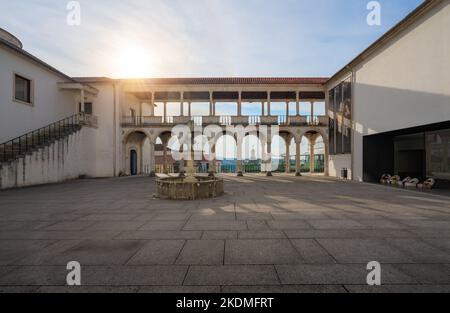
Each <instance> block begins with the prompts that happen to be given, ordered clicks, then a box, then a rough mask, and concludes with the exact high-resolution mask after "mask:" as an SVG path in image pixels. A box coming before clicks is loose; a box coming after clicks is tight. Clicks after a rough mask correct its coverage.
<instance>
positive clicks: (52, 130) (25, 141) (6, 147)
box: [0, 113, 84, 162]
mask: <svg viewBox="0 0 450 313" xmlns="http://www.w3.org/2000/svg"><path fill="white" fill-rule="evenodd" d="M83 115H84V113H80V114H75V115H72V116H69V117H66V118H64V119H62V120H59V121H57V122H54V123H52V124H49V125H47V126H44V127H41V128H39V129H36V130H33V131H31V132H28V133H26V134H24V135H22V136H19V137H16V138H14V139H11V140H8V141H6V142H4V143H2V144H0V157H1V158H0V160H1V161H2V162H6V161H9V160H14V159H16V158H17V157H18V156H21V155H24V154H27V153H28V152H30V151H32V150H34V149H35V148H36V147H39V146H42V145H44V144H46V143H48V142H49V141H50V140H59V139H61V138H63V137H64V136H65V135H66V134H68V132H69V131H70V132H73V131H75V130H78V129H79V127H80V125H81V124H80V117H82V116H83Z"/></svg>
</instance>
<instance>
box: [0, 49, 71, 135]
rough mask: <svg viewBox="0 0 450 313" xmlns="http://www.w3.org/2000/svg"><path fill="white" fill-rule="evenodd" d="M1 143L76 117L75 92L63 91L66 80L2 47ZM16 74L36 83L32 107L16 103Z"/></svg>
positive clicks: (0, 63) (0, 92)
mask: <svg viewBox="0 0 450 313" xmlns="http://www.w3.org/2000/svg"><path fill="white" fill-rule="evenodd" d="M0 69H1V70H0V143H3V142H5V141H7V140H10V139H13V138H15V137H18V136H20V135H23V134H25V133H27V132H29V131H32V130H35V129H37V128H40V127H43V126H46V125H48V124H51V123H53V122H56V121H58V120H60V119H63V118H65V117H68V116H70V115H72V114H75V112H76V107H75V101H74V96H73V92H71V91H60V90H59V89H58V86H57V83H58V82H64V81H67V79H66V78H64V77H62V76H59V75H57V74H55V73H53V72H51V71H49V70H48V69H45V68H44V67H42V66H40V65H37V64H36V63H34V62H30V61H29V60H28V59H26V58H25V57H23V56H20V55H17V54H15V53H12V52H11V51H10V50H9V49H7V48H5V47H3V46H0ZM14 73H17V74H20V75H23V76H25V77H27V78H30V79H32V80H33V83H34V103H33V106H30V105H27V104H24V103H20V102H16V101H14V100H13V83H14Z"/></svg>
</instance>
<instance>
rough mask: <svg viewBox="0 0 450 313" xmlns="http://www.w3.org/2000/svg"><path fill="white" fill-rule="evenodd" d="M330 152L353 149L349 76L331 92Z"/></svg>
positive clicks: (336, 152)
mask: <svg viewBox="0 0 450 313" xmlns="http://www.w3.org/2000/svg"><path fill="white" fill-rule="evenodd" d="M328 101H329V112H328V116H329V119H330V126H329V127H330V132H329V133H330V136H329V139H330V142H329V146H330V154H331V155H334V154H347V153H351V150H352V144H351V143H352V138H351V136H352V132H351V130H352V85H351V79H350V78H348V79H346V80H345V81H343V82H342V83H340V84H339V85H338V86H336V87H335V88H333V89H332V90H330V92H329V100H328Z"/></svg>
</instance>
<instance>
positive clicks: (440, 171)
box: [425, 130, 450, 180]
mask: <svg viewBox="0 0 450 313" xmlns="http://www.w3.org/2000/svg"><path fill="white" fill-rule="evenodd" d="M425 140H426V149H427V164H426V167H427V176H429V177H433V178H437V179H445V180H450V130H441V131H436V132H431V133H427V134H426V139H425Z"/></svg>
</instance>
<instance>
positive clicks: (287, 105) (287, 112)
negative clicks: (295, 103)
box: [286, 101, 289, 123]
mask: <svg viewBox="0 0 450 313" xmlns="http://www.w3.org/2000/svg"><path fill="white" fill-rule="evenodd" d="M288 116H289V101H286V123H287V121H288Z"/></svg>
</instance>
